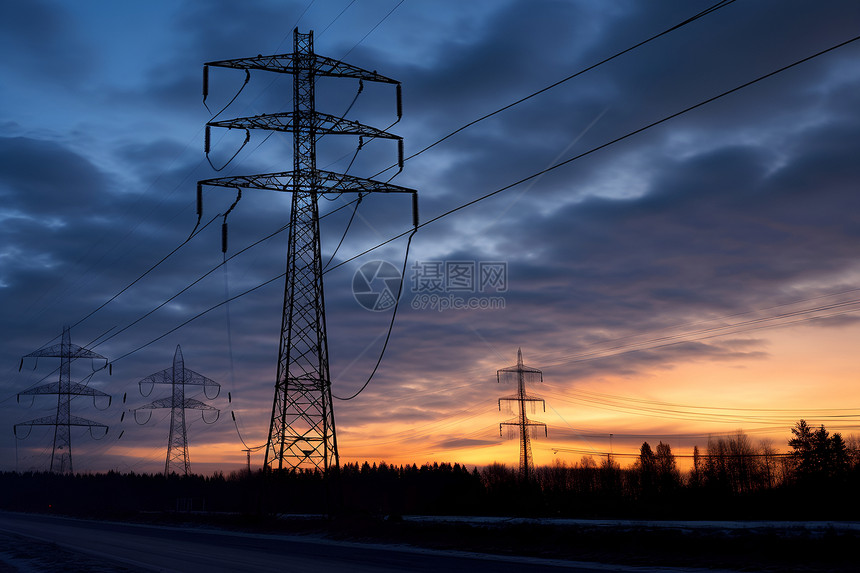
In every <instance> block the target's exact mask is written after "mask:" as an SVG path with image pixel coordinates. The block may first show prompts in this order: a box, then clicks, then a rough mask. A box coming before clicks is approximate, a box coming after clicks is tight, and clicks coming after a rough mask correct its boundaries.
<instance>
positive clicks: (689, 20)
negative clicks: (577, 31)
mask: <svg viewBox="0 0 860 573" xmlns="http://www.w3.org/2000/svg"><path fill="white" fill-rule="evenodd" d="M735 1H736V0H720V1H719V2H717V3H716V4H714V5H713V6H711V7H710V8H706V9H705V10H702V11H701V12H699V13H698V14H696V15H694V16H691V17H690V18H687V19H686V20H684V21H683V22H680V23H678V24H675V25H674V26H672V27H671V28H667V29H666V30H663V31H662V32H660V33H659V34H655V35H654V36H651V37H650V38H648V39H646V40H642V41H641V42H639V43H638V44H634V45H633V46H630V47H629V48H627V49H625V50H622V51H620V52H617V53H616V54H614V55H612V56H609V57H608V58H604V59H603V60H600V61H599V62H597V63H595V64H592V65H590V66H588V67H587V68H583V69H581V70H579V71H578V72H576V73H573V74H571V75H569V76H567V77H565V78H562V79H560V80H558V81H557V82H555V83H553V84H550V85H548V86H546V87H544V88H541V89H539V90H538V91H536V92H532V93H531V94H529V95H527V96H525V97H522V98H520V99H518V100H517V101H515V102H512V103H509V104H508V105H506V106H504V107H501V108H499V109H497V110H495V111H492V112H490V113H488V114H486V115H483V116H481V117H479V118H478V119H475V120H473V121H470V122H469V123H467V124H466V125H463V126H461V127H459V128H457V129H455V130H454V131H452V132H451V133H449V134H448V135H446V136H444V137H442V138H441V139H437V140H436V141H434V142H433V143H431V144H430V145H428V146H427V147H424V148H423V149H420V150H419V151H416V152H415V153H413V154H412V155H409V156H408V157H406V159H404V161H408V160H410V159H412V158H414V157H417V156H419V155H421V154H422V153H424V152H425V151H427V150H429V149H431V148H433V147H435V146H437V145H439V144H440V143H442V142H443V141H445V140H447V139H449V138H451V137H453V136H454V135H456V134H458V133H460V132H461V131H463V130H465V129H468V128H469V127H472V126H473V125H475V124H476V123H480V122H482V121H484V120H485V119H489V118H491V117H493V116H494V115H497V114H500V113H502V112H503V111H506V110H508V109H510V108H512V107H514V106H516V105H519V104H521V103H523V102H524V101H527V100H529V99H531V98H533V97H535V96H537V95H540V94H542V93H544V92H546V91H549V90H551V89H553V88H555V87H558V86H560V85H561V84H563V83H565V82H568V81H570V80H572V79H574V78H576V77H578V76H581V75H582V74H584V73H586V72H589V71H591V70H593V69H595V68H597V67H599V66H602V65H603V64H605V63H607V62H610V61H612V60H614V59H615V58H618V57H620V56H623V55H624V54H626V53H628V52H630V51H633V50H635V49H636V48H639V47H641V46H644V45H645V44H647V43H649V42H652V41H654V40H656V39H657V38H660V37H662V36H665V35H666V34H668V33H670V32H673V31H675V30H677V29H679V28H682V27H684V26H686V25H687V24H690V23H692V22H695V21H696V20H698V19H699V18H703V17H704V16H707V15H708V14H710V13H712V12H716V11H717V10H719V9H720V8H725V7H726V6H728V5H729V4H732V3H734V2H735ZM344 57H345V56H344ZM394 167H397V166H396V165H391V166H389V167H387V168H385V169H384V170H382V171H380V172H379V173H377V174H376V175H374V177H376V176H378V175H381V174H382V173H385V172H386V171H388V170H389V169H393V168H394Z"/></svg>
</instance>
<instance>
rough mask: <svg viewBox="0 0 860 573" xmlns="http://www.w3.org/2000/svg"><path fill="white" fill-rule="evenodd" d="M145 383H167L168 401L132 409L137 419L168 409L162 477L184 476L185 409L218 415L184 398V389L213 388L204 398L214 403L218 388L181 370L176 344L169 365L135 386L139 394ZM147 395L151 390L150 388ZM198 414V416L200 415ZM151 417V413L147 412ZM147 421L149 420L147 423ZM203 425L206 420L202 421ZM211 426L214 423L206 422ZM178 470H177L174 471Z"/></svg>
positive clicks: (186, 461)
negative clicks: (211, 392) (167, 429)
mask: <svg viewBox="0 0 860 573" xmlns="http://www.w3.org/2000/svg"><path fill="white" fill-rule="evenodd" d="M145 384H152V385H153V387H154V385H155V384H170V386H171V388H172V392H171V394H170V398H162V399H160V400H155V401H154V402H150V403H149V404H147V405H145V406H141V407H139V408H135V409H134V410H132V411H133V412H134V414H135V421H136V420H137V412H138V411H139V410H154V409H157V408H170V435H169V436H168V438H167V461H165V462H164V475H165V476H169V475H170V473H171V471H172V472H175V473H180V474H181V475H186V476H187V475H188V471H189V469H190V467H191V462H190V461H189V459H188V435H187V434H186V431H185V410H210V411H211V410H214V411H215V412H219V410H218V408H214V407H212V406H210V405H208V404H204V403H203V402H201V401H200V400H195V399H193V398H186V397H185V387H186V386H202V387H203V392H204V393H206V389H207V388H216V389H217V390H218V392H217V393H216V394H215V396H213V397H211V398H209V396H208V394H207V396H206V397H207V398H209V399H210V400H214V399H215V398H217V397H218V393H220V392H221V385H220V384H218V383H217V382H215V381H214V380H210V379H209V378H207V377H205V376H203V375H202V374H198V373H197V372H194V371H193V370H189V369H188V368H186V367H185V360H184V359H183V358H182V349H181V348H179V345H178V344H177V345H176V353H175V354H174V355H173V366H171V367H170V368H165V369H164V370H162V371H161V372H156V373H155V374H150V375H149V376H147V377H146V378H144V379H143V380H141V381H140V382H138V387H139V388H140V391H141V394H143V387H144V385H145ZM149 391H150V393H151V392H152V388H150V390H149ZM201 415H202V414H201ZM150 416H151V413H150ZM147 421H149V420H147ZM203 421H204V422H205V421H206V419H205V418H204V419H203ZM207 423H212V424H214V423H215V422H207ZM177 467H178V471H177Z"/></svg>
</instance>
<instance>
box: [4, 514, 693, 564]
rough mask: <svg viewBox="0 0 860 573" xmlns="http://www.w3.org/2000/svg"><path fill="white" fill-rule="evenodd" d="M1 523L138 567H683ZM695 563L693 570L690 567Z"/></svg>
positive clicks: (36, 519) (67, 522) (86, 524)
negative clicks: (627, 564)
mask: <svg viewBox="0 0 860 573" xmlns="http://www.w3.org/2000/svg"><path fill="white" fill-rule="evenodd" d="M0 530H3V531H6V532H10V533H13V534H15V535H18V536H23V537H27V538H34V539H38V540H40V541H49V542H52V543H55V544H57V545H59V546H60V547H63V548H65V549H70V550H72V551H74V552H79V553H86V554H88V555H89V556H90V558H93V557H96V558H98V559H104V560H106V561H113V562H117V563H122V564H124V565H128V566H131V567H134V568H137V569H142V570H149V571H164V572H186V571H194V572H198V571H202V572H206V573H218V572H222V571H223V572H228V571H229V572H235V571H279V572H281V571H286V572H289V571H303V572H304V571H315V572H317V571H319V572H327V571H337V572H353V571H354V572H357V573H363V572H383V571H415V572H421V571H427V572H430V571H432V572H433V573H439V572H443V573H455V572H461V571H462V572H469V573H483V572H494V573H506V572H511V573H514V572H516V573H522V572H523V571H534V572H544V571H546V572H549V571H553V572H558V571H561V570H566V571H581V572H586V571H588V572H591V573H594V571H628V572H629V571H636V572H643V573H644V572H656V571H676V572H677V571H681V570H680V569H663V568H650V567H644V568H643V567H625V566H617V565H603V564H596V563H595V564H587V563H574V562H568V561H557V560H541V559H534V558H524V557H523V558H519V557H502V556H489V555H479V554H467V553H462V552H444V551H433V550H425V549H418V548H409V547H402V546H386V545H371V544H359V543H347V542H336V541H330V540H325V539H320V538H309V537H301V536H284V535H257V534H245V533H235V532H228V531H217V530H209V529H201V530H196V529H191V528H174V527H158V526H146V525H137V524H127V523H117V522H97V521H89V520H80V519H71V518H63V517H54V516H46V515H33V514H19V513H6V512H0ZM687 571H689V570H687Z"/></svg>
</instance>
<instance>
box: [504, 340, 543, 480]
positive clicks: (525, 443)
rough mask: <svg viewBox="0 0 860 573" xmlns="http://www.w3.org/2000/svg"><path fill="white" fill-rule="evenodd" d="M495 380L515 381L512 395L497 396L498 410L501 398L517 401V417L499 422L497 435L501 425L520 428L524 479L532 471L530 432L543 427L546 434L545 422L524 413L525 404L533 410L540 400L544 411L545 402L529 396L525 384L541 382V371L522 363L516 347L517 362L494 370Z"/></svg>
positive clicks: (521, 468) (521, 463)
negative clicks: (514, 391)
mask: <svg viewBox="0 0 860 573" xmlns="http://www.w3.org/2000/svg"><path fill="white" fill-rule="evenodd" d="M496 380H497V381H498V382H500V383H501V382H516V384H517V393H516V394H514V395H512V396H504V397H502V398H499V410H501V409H502V400H505V401H509V402H516V403H517V417H516V418H513V419H511V420H508V421H507V422H502V423H500V424H499V435H502V426H508V427H513V426H518V427H519V429H520V475H521V476H522V478H523V479H524V480H526V481H528V480H530V479H531V476H532V473H534V465H533V463H532V443H531V433H532V432H536V429H537V428H540V427H543V433H544V436H546V435H547V431H546V424H544V423H543V422H538V421H536V420H529V418H528V416H527V415H526V404H528V403H531V407H532V411H534V403H535V402H540V403H541V404H542V405H543V410H544V412H546V402H544V400H543V399H542V398H538V397H537V396H530V395H528V394H527V393H526V384H534V383H535V382H543V373H542V372H541V371H540V370H538V369H537V368H531V367H529V366H525V365H523V351H522V349H517V364H516V366H509V367H507V368H502V369H501V370H497V371H496Z"/></svg>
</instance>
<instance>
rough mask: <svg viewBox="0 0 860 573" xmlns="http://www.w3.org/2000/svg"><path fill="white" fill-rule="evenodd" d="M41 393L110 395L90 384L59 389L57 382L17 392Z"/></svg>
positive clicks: (29, 394)
mask: <svg viewBox="0 0 860 573" xmlns="http://www.w3.org/2000/svg"><path fill="white" fill-rule="evenodd" d="M42 394H70V395H72V396H110V394H106V393H104V392H102V391H101V390H96V389H95V388H92V387H90V386H86V385H84V384H78V383H75V384H71V385H69V388H68V390H61V389H60V384H59V383H58V382H51V383H49V384H42V385H41V386H36V387H35V388H30V389H29V390H24V391H23V392H18V395H19V396H39V395H42Z"/></svg>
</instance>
